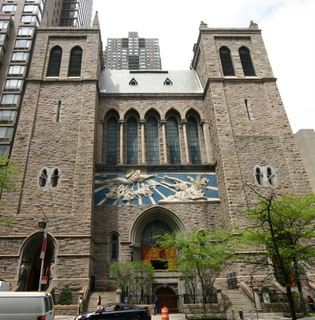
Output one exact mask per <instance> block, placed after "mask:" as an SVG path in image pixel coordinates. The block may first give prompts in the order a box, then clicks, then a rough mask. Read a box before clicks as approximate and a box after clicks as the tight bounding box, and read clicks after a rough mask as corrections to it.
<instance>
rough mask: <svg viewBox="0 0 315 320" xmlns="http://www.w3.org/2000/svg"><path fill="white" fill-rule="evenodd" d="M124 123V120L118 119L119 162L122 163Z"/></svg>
mask: <svg viewBox="0 0 315 320" xmlns="http://www.w3.org/2000/svg"><path fill="white" fill-rule="evenodd" d="M124 124H125V120H119V131H120V139H119V164H124Z"/></svg>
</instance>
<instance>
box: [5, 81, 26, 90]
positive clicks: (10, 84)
mask: <svg viewBox="0 0 315 320" xmlns="http://www.w3.org/2000/svg"><path fill="white" fill-rule="evenodd" d="M22 85H23V80H19V79H9V80H7V81H6V82H5V87H4V89H5V90H11V91H20V90H21V89H22Z"/></svg>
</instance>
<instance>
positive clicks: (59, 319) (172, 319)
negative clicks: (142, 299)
mask: <svg viewBox="0 0 315 320" xmlns="http://www.w3.org/2000/svg"><path fill="white" fill-rule="evenodd" d="M74 318H75V315H73V316H55V320H73V319H74ZM151 319H152V320H161V319H162V315H160V314H158V315H156V316H154V315H153V314H152V315H151ZM185 319H186V317H185V315H184V314H183V313H171V314H170V315H169V320H185Z"/></svg>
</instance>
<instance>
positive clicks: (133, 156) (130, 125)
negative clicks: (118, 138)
mask: <svg viewBox="0 0 315 320" xmlns="http://www.w3.org/2000/svg"><path fill="white" fill-rule="evenodd" d="M127 164H138V123H137V120H136V118H134V117H130V118H129V119H128V121H127Z"/></svg>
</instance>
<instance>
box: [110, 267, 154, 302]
mask: <svg viewBox="0 0 315 320" xmlns="http://www.w3.org/2000/svg"><path fill="white" fill-rule="evenodd" d="M109 270H110V276H111V277H112V278H114V279H115V280H116V283H117V285H118V287H119V288H121V289H122V291H123V295H128V292H132V293H133V295H135V296H139V301H137V303H139V304H140V303H142V302H143V299H144V296H145V295H146V294H148V293H150V290H151V287H152V283H153V274H154V268H153V266H152V265H151V264H149V263H144V262H141V261H139V262H131V263H113V264H111V265H110V268H109Z"/></svg>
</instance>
